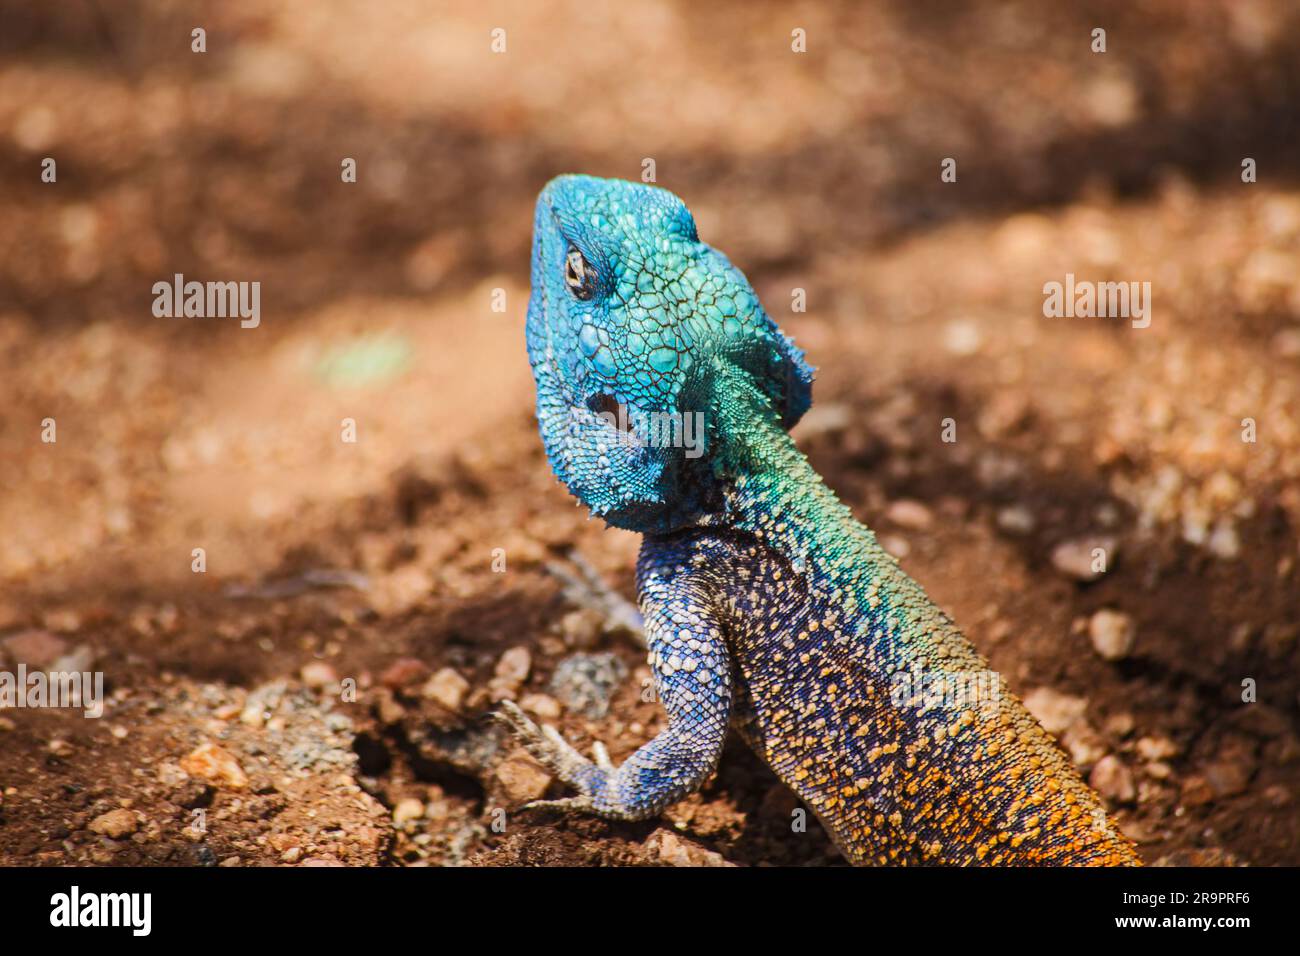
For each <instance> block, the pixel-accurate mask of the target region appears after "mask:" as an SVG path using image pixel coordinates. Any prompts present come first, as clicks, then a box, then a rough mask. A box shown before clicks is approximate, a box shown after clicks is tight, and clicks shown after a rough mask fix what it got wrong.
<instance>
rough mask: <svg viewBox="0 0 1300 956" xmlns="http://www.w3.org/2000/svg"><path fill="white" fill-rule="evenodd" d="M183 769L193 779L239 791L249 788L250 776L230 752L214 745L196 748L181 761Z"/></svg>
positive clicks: (207, 744) (208, 744) (209, 744)
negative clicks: (196, 778)
mask: <svg viewBox="0 0 1300 956" xmlns="http://www.w3.org/2000/svg"><path fill="white" fill-rule="evenodd" d="M180 764H181V769H182V770H184V771H185V772H186V773H188V774H189V775H190V776H191V777H198V778H199V779H200V780H207V781H209V782H210V783H214V784H216V785H218V786H223V787H229V788H231V789H232V790H239V789H242V788H244V787H246V786H248V776H247V775H246V774H245V773H244V770H243V768H242V767H240V766H239V761H238V760H236V759H235V757H234V755H233V754H232V753H230V751H228V750H225V749H223V748H221V747H218V746H217V745H216V744H213V743H206V744H203V745H202V746H200V747H198V748H196V749H195V750H193V751H192V752H191V753H189V754H187V755H186V756H185V757H183V758H182V759H181V762H180Z"/></svg>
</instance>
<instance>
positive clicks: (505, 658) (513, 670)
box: [488, 647, 533, 700]
mask: <svg viewBox="0 0 1300 956" xmlns="http://www.w3.org/2000/svg"><path fill="white" fill-rule="evenodd" d="M532 667H533V657H532V655H531V654H530V653H529V652H528V648H526V647H512V648H510V650H508V651H506V652H505V653H504V654H502V655H501V659H500V660H498V661H497V666H496V670H495V672H494V675H493V677H492V680H491V681H489V682H488V690H489V691H490V693H491V697H492V699H493V700H502V699H505V698H510V699H512V700H513V699H514V696H515V695H516V694H517V693H519V688H520V686H522V684H523V682H524V681H526V680H527V679H528V672H529V671H530V670H532Z"/></svg>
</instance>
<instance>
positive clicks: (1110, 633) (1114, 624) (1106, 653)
mask: <svg viewBox="0 0 1300 956" xmlns="http://www.w3.org/2000/svg"><path fill="white" fill-rule="evenodd" d="M1136 635H1137V625H1136V624H1134V623H1133V618H1132V617H1130V616H1129V615H1127V614H1125V613H1124V612H1123V611H1112V610H1110V609H1109V608H1102V609H1101V610H1100V611H1098V612H1097V613H1095V614H1094V615H1093V616H1092V618H1091V619H1090V620H1089V621H1088V637H1089V639H1090V640H1091V641H1092V647H1093V650H1095V651H1096V652H1097V653H1098V654H1099V655H1100V656H1101V657H1102V659H1103V660H1108V661H1122V660H1123V659H1124V658H1126V657H1128V655H1129V652H1130V651H1132V650H1133V640H1134V638H1135V636H1136Z"/></svg>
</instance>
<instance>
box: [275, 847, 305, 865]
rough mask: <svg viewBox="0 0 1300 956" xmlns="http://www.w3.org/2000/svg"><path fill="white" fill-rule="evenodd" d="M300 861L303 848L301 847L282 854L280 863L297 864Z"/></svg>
mask: <svg viewBox="0 0 1300 956" xmlns="http://www.w3.org/2000/svg"><path fill="white" fill-rule="evenodd" d="M300 859H302V847H300V846H291V847H289V849H287V850H285V851H284V852H283V853H281V854H280V862H282V863H297V862H298V861H299V860H300Z"/></svg>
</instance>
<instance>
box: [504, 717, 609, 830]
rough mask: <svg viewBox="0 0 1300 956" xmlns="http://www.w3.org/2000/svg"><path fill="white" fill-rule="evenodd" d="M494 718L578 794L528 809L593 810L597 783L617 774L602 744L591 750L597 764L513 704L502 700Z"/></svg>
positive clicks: (541, 803)
mask: <svg viewBox="0 0 1300 956" xmlns="http://www.w3.org/2000/svg"><path fill="white" fill-rule="evenodd" d="M494 716H495V717H496V719H497V720H499V721H500V722H501V723H503V724H505V725H506V727H507V728H509V730H510V733H511V734H512V735H513V736H514V738H515V740H517V741H518V742H519V744H520V745H521V746H522V747H523V748H524V749H525V750H527V751H528V753H529V754H531V755H532V757H533V759H534V760H536V761H537V762H538V763H540V764H541V765H542V766H543V767H545V768H546V769H547V770H549V771H550V772H551V773H552V774H554V775H555V776H556V777H558V778H559V779H560V780H562V781H563V782H564V783H567V784H568V785H569V786H571V787H573V788H575V789H577V790H578V791H579V795H578V796H574V797H567V798H565V799H563V800H534V801H532V802H531V803H529V804H527V805H526V807H527V808H529V809H532V808H539V807H541V808H550V809H563V810H592V809H593V808H594V805H593V800H592V793H593V790H594V789H595V785H596V784H597V783H598V782H604V781H605V780H608V779H609V778H610V777H612V776H613V775H614V773H615V769H614V765H613V764H612V763H611V762H610V759H609V752H608V751H607V750H606V749H605V745H604V744H602V743H599V742H597V743H594V744H592V747H591V752H592V755H593V756H594V757H595V758H596V759H595V762H594V763H593V762H592V761H590V760H588V759H587V758H586V757H584V756H583V755H582V754H580V753H578V751H577V750H576V749H574V747H573V745H572V744H570V743H569V742H568V741H567V740H565V739H564V737H563V736H562V735H561V734H560V732H559V731H558V730H556V729H555V728H554V727H552V726H551V725H550V724H543V725H540V726H539V725H538V724H536V723H535V722H534V721H533V719H532V718H531V717H529V716H528V715H527V714H525V713H524V712H523V711H522V710H520V708H519V705H518V704H516V703H515V702H514V701H512V700H503V701H502V702H501V709H500V710H498V711H497V712H496V713H495V714H494Z"/></svg>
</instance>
